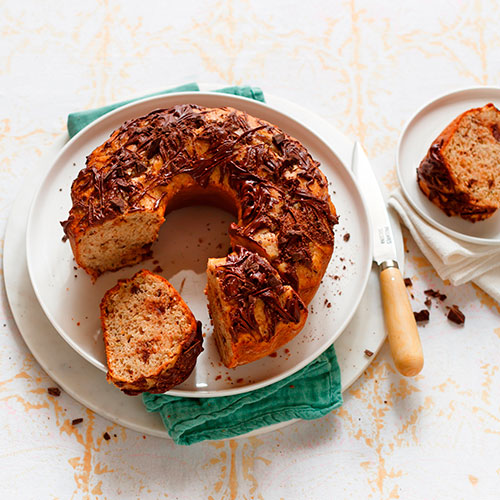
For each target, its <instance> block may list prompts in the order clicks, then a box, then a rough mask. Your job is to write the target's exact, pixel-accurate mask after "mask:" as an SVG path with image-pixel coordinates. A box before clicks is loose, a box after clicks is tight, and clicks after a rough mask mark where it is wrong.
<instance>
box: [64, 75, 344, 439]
mask: <svg viewBox="0 0 500 500" xmlns="http://www.w3.org/2000/svg"><path fill="white" fill-rule="evenodd" d="M198 90H199V87H198V85H197V84H196V83H189V84H186V85H182V86H180V87H175V88H173V89H170V90H165V91H163V92H158V93H155V94H150V95H147V96H143V97H141V98H138V99H131V100H129V101H123V102H120V103H116V104H111V105H109V106H104V107H102V108H98V109H92V110H89V111H80V112H78V113H71V114H70V115H69V116H68V133H69V135H70V137H73V136H74V135H76V134H77V133H78V132H79V131H80V130H81V129H82V128H84V127H85V126H87V125H88V124H89V123H91V122H93V121H94V120H96V119H97V118H99V117H100V116H102V115H104V114H106V113H109V112H110V111H112V110H114V109H116V108H119V107H120V106H124V105H125V104H129V103H131V102H134V101H136V100H139V99H144V98H145V97H152V96H156V95H162V94H168V93H172V92H182V91H184V92H187V91H191V92H192V91H198ZM216 92H221V93H226V94H233V95H238V96H242V97H247V98H249V99H254V100H256V101H261V102H265V100H264V94H263V93H262V90H260V89H259V88H257V87H248V86H241V87H226V88H223V89H220V90H216ZM142 399H143V402H144V405H145V406H146V410H147V411H148V412H158V413H159V414H160V416H161V418H162V421H163V423H164V425H165V428H166V429H167V431H168V433H169V435H170V437H171V438H172V439H173V440H174V442H175V443H177V444H184V445H189V444H194V443H198V442H200V441H204V440H207V439H212V440H215V439H224V438H230V437H234V436H239V435H241V434H246V433H247V432H250V431H253V430H255V429H258V428H260V427H264V426H268V425H272V424H277V423H280V422H284V421H286V420H291V419H294V418H301V419H305V420H313V419H315V418H320V417H323V416H324V415H326V414H327V413H329V412H331V411H332V410H333V409H335V408H338V407H339V406H340V405H341V404H342V392H341V384H340V368H339V365H338V362H337V357H336V355H335V348H334V347H333V345H332V346H331V347H329V348H328V349H327V350H326V351H325V352H324V353H323V354H321V356H319V357H318V358H316V359H315V360H314V361H312V362H311V363H310V364H309V365H307V366H306V367H304V368H302V370H299V371H298V372H297V373H295V374H293V375H290V376H289V377H287V378H285V379H283V380H281V381H279V382H276V383H274V384H272V385H268V386H267V387H263V388H262V389H257V390H255V391H251V392H246V393H243V394H237V395H235V396H225V397H218V398H180V397H176V396H168V395H166V394H148V393H145V394H143V395H142Z"/></svg>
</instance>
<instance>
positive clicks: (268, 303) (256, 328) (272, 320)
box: [207, 247, 307, 368]
mask: <svg viewBox="0 0 500 500" xmlns="http://www.w3.org/2000/svg"><path fill="white" fill-rule="evenodd" d="M207 275H208V282H207V295H208V303H209V311H210V317H211V318H212V322H213V324H214V335H215V341H216V343H217V348H218V350H219V353H220V355H221V358H222V360H223V362H224V364H225V365H226V366H227V367H228V368H234V367H235V366H238V365H242V364H245V363H248V362H250V361H254V360H256V359H259V358H262V357H264V356H267V355H269V354H271V353H272V352H274V351H275V350H276V349H278V348H279V347H281V346H282V345H284V344H286V343H287V342H288V341H289V340H291V339H293V337H295V335H296V334H297V333H298V332H299V331H300V330H302V327H303V326H304V323H305V322H306V319H307V307H306V306H305V304H304V303H303V302H302V300H301V298H300V297H299V296H298V294H297V292H295V290H294V289H293V288H292V287H291V286H289V285H286V284H285V283H283V280H282V279H281V277H280V275H279V274H278V272H277V271H276V270H275V269H274V268H273V267H272V266H271V265H270V264H269V262H267V260H266V259H264V258H263V257H261V256H260V255H258V254H256V253H254V252H250V251H249V250H246V249H244V248H242V247H237V248H236V251H235V252H233V253H231V254H229V255H228V256H227V257H225V258H222V259H209V260H208V267H207Z"/></svg>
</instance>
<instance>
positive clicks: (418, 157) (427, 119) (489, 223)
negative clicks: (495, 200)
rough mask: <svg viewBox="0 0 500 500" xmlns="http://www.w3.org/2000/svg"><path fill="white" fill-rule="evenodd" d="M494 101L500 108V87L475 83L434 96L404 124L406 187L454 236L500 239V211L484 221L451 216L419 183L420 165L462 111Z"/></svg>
mask: <svg viewBox="0 0 500 500" xmlns="http://www.w3.org/2000/svg"><path fill="white" fill-rule="evenodd" d="M489 102H492V103H493V104H495V106H497V107H498V108H500V88H497V87H473V88H468V89H462V90H456V91H454V92H451V93H448V94H445V95H443V96H441V97H438V98H437V99H433V100H432V101H431V102H429V103H427V104H426V105H425V106H423V107H422V108H421V109H419V110H418V111H417V112H416V113H415V115H413V116H412V117H411V118H410V120H409V121H408V123H407V124H406V125H405V127H404V128H403V131H402V133H401V136H400V138H399V142H398V149H397V156H396V162H397V171H398V177H399V182H400V184H401V186H402V188H403V191H404V193H405V195H406V197H407V199H408V200H409V201H410V203H411V204H412V205H413V207H414V208H415V210H416V211H417V212H418V213H419V214H420V215H421V216H422V217H423V218H424V219H425V220H427V221H428V222H429V223H431V224H433V225H434V226H435V227H437V228H438V229H440V230H441V231H443V232H444V233H446V234H449V235H450V236H454V237H455V238H459V239H461V240H464V241H468V242H471V243H479V244H486V245H497V244H499V243H500V213H499V212H497V213H496V214H495V215H493V216H492V217H490V218H489V219H486V220H484V221H481V222H476V223H472V222H469V221H467V220H464V219H462V218H461V217H457V216H454V217H448V216H447V215H446V214H445V213H444V212H443V211H442V210H441V209H440V208H438V207H437V206H436V205H434V203H432V202H431V201H429V199H428V198H427V196H425V195H424V194H423V193H422V191H421V190H420V188H419V187H418V183H417V173H416V171H417V168H418V166H419V165H420V162H421V161H422V160H423V158H424V157H425V155H426V154H427V151H428V149H429V147H430V146H431V144H432V143H433V141H434V140H435V139H436V138H437V137H438V135H439V134H440V133H441V132H442V131H443V130H444V129H445V127H446V126H447V125H448V124H449V123H450V122H451V121H452V120H453V119H454V118H456V117H457V116H458V115H460V114H461V113H463V112H464V111H467V110H468V109H471V108H477V107H480V106H484V105H485V104H487V103H489Z"/></svg>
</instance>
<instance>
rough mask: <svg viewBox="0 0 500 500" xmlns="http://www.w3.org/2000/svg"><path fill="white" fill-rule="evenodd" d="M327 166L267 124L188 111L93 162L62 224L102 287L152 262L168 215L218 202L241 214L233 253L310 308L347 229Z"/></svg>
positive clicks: (121, 134)
mask: <svg viewBox="0 0 500 500" xmlns="http://www.w3.org/2000/svg"><path fill="white" fill-rule="evenodd" d="M318 167H319V163H318V162H316V161H315V160H313V159H312V157H311V156H310V154H309V153H308V152H307V150H306V148H305V147H304V146H302V144H301V143H300V142H298V141H297V140H296V139H294V138H292V137H290V136H289V135H287V134H285V133H284V132H283V131H282V130H280V129H278V128H277V127H275V126H274V125H272V124H270V123H268V122H266V121H264V120H261V119H258V118H255V117H253V116H250V115H248V114H246V113H244V112H242V111H238V110H236V109H233V108H229V107H224V108H204V107H201V106H197V105H193V104H183V105H178V106H174V107H173V108H170V109H162V110H156V111H153V112H151V113H150V114H148V115H147V116H144V117H141V118H137V119H134V120H130V121H128V122H126V123H125V124H124V125H123V126H122V127H120V128H119V129H118V130H116V131H114V132H113V133H112V135H111V137H110V139H108V140H107V141H106V142H105V143H104V144H103V145H101V146H99V147H98V148H97V149H95V150H94V151H93V152H92V153H91V154H90V155H89V156H88V158H87V164H86V167H85V168H84V169H83V170H82V171H80V173H79V174H78V177H77V178H76V179H75V181H74V182H73V184H72V188H71V196H72V201H73V207H72V208H71V211H70V214H69V218H68V220H67V221H65V222H63V223H62V225H63V228H64V231H65V233H66V235H67V237H68V239H69V241H70V243H71V247H72V249H73V253H74V256H75V259H76V261H77V263H78V264H79V265H80V266H81V267H82V268H83V269H85V271H87V273H89V274H90V275H91V276H92V277H93V278H94V279H95V278H96V277H97V276H99V274H101V273H103V272H105V271H110V270H115V269H119V268H121V267H124V266H127V265H132V264H135V263H137V262H139V261H141V260H143V259H144V258H147V257H148V256H149V255H150V247H151V245H152V243H153V242H154V241H155V240H156V239H157V235H158V231H159V229H160V226H161V224H162V223H163V221H164V217H165V214H166V212H168V211H171V210H174V209H176V208H179V207H181V206H185V205H188V204H193V203H196V204H202V203H210V204H215V205H217V206H220V207H222V208H225V209H227V210H229V211H231V212H233V213H234V214H235V215H236V216H237V219H238V221H237V223H233V224H231V226H230V227H229V235H230V238H231V244H232V247H233V249H235V248H236V247H243V248H245V249H246V250H247V252H249V253H255V254H258V255H260V256H261V257H263V258H264V259H266V260H267V261H268V262H269V263H270V264H271V266H272V267H273V268H274V269H276V270H277V272H278V273H279V276H280V279H281V280H282V281H283V283H284V285H289V286H290V287H291V288H292V289H293V290H294V291H295V292H297V293H298V295H299V296H300V298H301V299H302V301H303V302H304V303H305V304H306V305H307V304H308V303H309V302H310V301H311V299H312V298H313V296H314V294H315V292H316V290H317V288H318V286H319V284H320V282H321V279H322V277H323V275H324V273H325V271H326V268H327V265H328V262H329V260H330V258H331V255H332V252H333V244H334V234H333V226H334V225H335V224H336V223H337V217H336V212H335V207H334V205H333V203H332V202H331V200H330V196H329V194H328V184H327V181H326V178H325V176H324V175H323V173H322V172H321V171H320V169H319V168H318ZM268 269H269V270H270V269H271V267H269V268H268ZM266 272H268V271H266ZM269 272H270V271H269ZM297 331H298V330H297ZM277 343H280V342H277ZM248 361H250V359H248Z"/></svg>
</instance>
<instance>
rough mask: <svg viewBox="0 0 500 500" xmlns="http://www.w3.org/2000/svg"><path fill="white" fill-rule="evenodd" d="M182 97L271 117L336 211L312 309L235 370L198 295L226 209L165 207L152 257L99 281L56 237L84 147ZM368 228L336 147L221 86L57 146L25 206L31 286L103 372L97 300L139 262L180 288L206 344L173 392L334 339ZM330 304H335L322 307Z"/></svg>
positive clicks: (310, 354) (363, 278)
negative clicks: (303, 154)
mask: <svg viewBox="0 0 500 500" xmlns="http://www.w3.org/2000/svg"><path fill="white" fill-rule="evenodd" d="M180 103H195V104H200V105H204V106H212V107H218V106H233V107H235V108H238V109H242V110H244V111H247V112H248V113H250V114H252V115H254V116H258V117H260V118H263V119H265V120H268V121H269V122H271V123H274V124H276V125H277V126H278V127H280V128H282V129H283V130H284V131H286V132H287V133H289V134H290V135H292V136H294V137H296V138H297V139H299V140H300V141H301V142H302V143H303V144H304V145H305V146H306V147H307V149H308V150H309V151H310V153H311V154H312V156H313V157H314V158H315V159H317V160H318V161H320V162H321V168H322V171H323V172H324V173H325V175H326V176H327V178H328V180H329V182H330V183H331V185H330V191H331V194H332V198H333V201H334V203H335V205H336V207H337V212H338V213H339V214H340V221H341V222H340V224H339V225H338V226H336V243H335V253H334V257H333V258H332V260H331V263H330V265H329V267H328V270H327V273H326V274H325V278H324V280H323V283H322V285H321V287H320V289H319V290H318V293H317V294H316V296H315V298H314V300H313V302H312V303H311V304H310V306H309V310H310V315H309V318H308V321H307V324H306V327H305V328H304V330H303V331H302V332H301V333H300V335H298V336H297V337H296V338H295V339H294V340H292V341H291V342H289V343H288V344H287V345H286V346H284V347H283V348H282V349H280V350H279V351H278V352H277V353H276V356H275V357H273V358H271V357H267V358H264V359H262V360H259V361H256V362H254V363H251V364H249V365H245V366H241V367H238V368H236V369H232V370H228V369H227V368H225V367H224V366H223V365H222V363H221V362H220V358H219V355H218V352H217V349H216V347H215V342H214V341H213V337H212V334H211V333H212V327H211V324H210V321H209V317H208V311H207V307H206V297H205V294H204V292H203V290H204V287H205V282H206V278H205V267H206V260H207V258H208V257H218V256H223V255H225V254H226V252H227V248H228V247H229V238H228V236H227V228H228V226H229V223H230V221H231V220H232V217H231V216H230V215H228V214H227V213H225V212H222V211H220V210H219V209H216V208H211V207H190V208H185V209H182V210H179V211H176V212H173V213H171V214H169V215H168V217H167V221H166V222H165V224H164V227H162V230H161V233H160V238H159V241H158V242H157V243H156V244H155V245H154V246H153V250H154V259H155V260H154V261H146V262H143V263H141V264H139V265H137V266H134V267H131V268H130V267H129V268H125V269H122V270H120V271H117V272H115V273H106V274H104V275H103V276H101V277H100V278H99V279H98V280H97V281H96V283H95V284H92V282H91V280H90V278H89V277H88V276H87V275H86V274H85V273H84V272H83V271H81V270H77V269H75V262H74V259H73V254H72V252H71V248H70V245H69V243H67V242H66V243H64V242H62V239H61V238H62V235H63V233H62V229H61V226H60V224H59V221H61V220H64V219H66V218H67V215H68V212H69V209H70V207H71V202H70V196H69V193H70V186H71V182H72V181H73V179H74V178H75V177H76V175H77V174H78V172H79V170H80V169H81V168H83V167H84V164H85V158H86V156H87V155H88V154H89V152H90V151H92V150H93V149H94V148H95V147H97V146H98V145H99V144H101V143H102V142H104V141H105V140H106V138H107V137H109V135H110V133H111V132H112V131H113V130H114V129H115V128H117V127H119V126H120V125H121V124H122V123H123V122H124V121H125V120H128V119H131V118H134V117H138V116H141V115H144V114H146V113H148V112H150V111H151V110H153V109H157V108H164V107H170V106H173V105H174V104H180ZM349 162H350V159H349ZM346 228H347V229H346ZM370 231H371V229H370V226H369V223H368V218H367V214H366V209H365V206H364V203H363V201H362V198H361V195H360V193H359V191H358V189H357V187H356V184H355V182H354V180H353V177H352V175H351V173H350V171H349V168H348V167H347V166H346V165H345V164H344V163H343V161H342V160H341V159H340V158H339V156H338V155H337V154H336V152H335V143H331V142H329V143H327V142H325V141H323V140H322V139H321V138H320V137H319V136H318V135H317V134H315V133H314V132H313V131H312V130H310V129H309V128H307V127H306V126H304V125H303V124H302V123H300V122H299V121H296V120H295V119H294V118H292V117H291V116H289V115H287V114H286V113H283V112H281V111H278V110H277V109H275V108H273V107H271V106H268V105H264V104H262V103H259V102H256V101H252V100H249V99H245V98H241V97H236V96H231V95H226V94H217V93H202V92H194V93H178V94H170V95H164V96H159V97H154V98H150V99H147V100H143V101H140V102H136V103H133V104H130V105H128V106H126V107H123V108H120V109H118V110H116V111H114V112H112V113H109V114H108V115H105V116H104V117H102V118H100V119H99V120H97V121H96V122H94V123H93V124H91V125H90V126H89V127H87V128H86V129H84V130H83V131H82V132H80V133H79V134H78V135H77V136H75V137H74V138H73V139H72V140H71V141H69V142H68V144H67V145H66V146H64V147H63V149H62V150H61V152H60V153H59V155H58V156H57V157H56V158H55V160H54V161H53V164H52V166H51V168H50V170H49V171H48V173H47V174H46V176H45V178H44V179H43V182H41V184H40V187H39V189H38V192H37V194H36V195H35V199H34V201H33V204H32V207H31V211H30V215H29V219H28V228H27V261H28V269H29V273H30V277H31V282H32V285H33V288H34V290H35V293H36V296H37V298H38V300H39V302H40V304H41V306H42V308H43V310H44V312H45V314H46V316H47V317H48V319H49V321H50V322H51V323H52V325H53V326H54V328H55V329H56V330H57V331H58V332H59V333H60V335H61V336H62V337H63V338H64V339H65V340H66V341H67V342H68V344H69V345H70V346H71V347H72V348H73V349H75V351H76V352H78V353H79V354H80V355H81V356H83V357H84V358H85V359H86V360H88V361H89V362H91V363H92V364H93V365H94V366H96V367H97V368H99V369H101V370H102V371H106V366H105V356H104V347H103V342H102V335H101V331H100V323H99V302H100V300H101V298H102V297H103V295H104V293H105V291H106V290H108V289H109V288H111V287H112V286H114V285H115V284H116V281H117V280H118V279H122V278H128V277H131V276H132V275H133V274H134V273H135V272H136V271H137V270H139V269H141V268H148V269H151V270H154V269H155V267H157V265H159V266H160V268H161V271H160V274H162V275H163V276H164V277H166V278H167V279H168V280H169V281H170V282H171V283H172V284H173V285H174V286H175V287H176V288H177V289H178V290H179V291H180V292H181V293H182V296H183V298H184V299H185V300H186V302H187V304H188V305H189V307H190V308H191V309H192V311H193V313H194V314H195V316H196V318H197V319H199V320H200V321H201V322H202V323H203V331H204V333H205V334H206V337H205V342H204V349H205V350H204V352H203V353H202V354H201V355H200V357H199V358H198V361H197V364H196V368H195V370H194V371H193V373H192V374H191V376H190V377H189V378H188V379H187V380H186V381H185V382H184V383H183V384H181V385H179V386H177V387H176V388H175V390H172V391H170V392H169V394H172V395H177V396H183V397H213V396H226V395H230V394H237V393H242V392H247V391H250V390H255V389H258V388H260V387H264V386H266V385H268V384H271V383H274V382H276V381H277V380H280V379H282V378H284V377H286V376H289V375H291V374H292V373H294V372H296V371H298V370H299V369H301V368H302V367H304V366H305V365H307V364H308V363H310V362H311V361H312V360H313V359H315V358H316V357H317V356H318V355H319V354H321V353H322V352H323V351H324V350H325V349H326V348H327V347H329V346H330V345H331V344H332V343H333V342H334V341H335V340H336V339H337V337H338V336H339V335H340V333H341V332H342V331H343V330H344V328H345V327H346V325H347V324H348V323H349V321H350V319H351V318H352V316H353V314H354V313H355V311H356V309H357V307H358V304H359V301H360V300H361V297H362V295H363V291H364V289H365V286H366V282H367V279H368V275H369V271H370V268H371V261H372V250H371V237H370ZM345 232H349V233H350V235H351V238H350V240H349V241H348V242H345V241H344V240H343V237H342V236H343V235H344V234H345ZM334 277H337V278H336V279H334ZM328 303H330V304H331V307H327V304H328Z"/></svg>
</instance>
